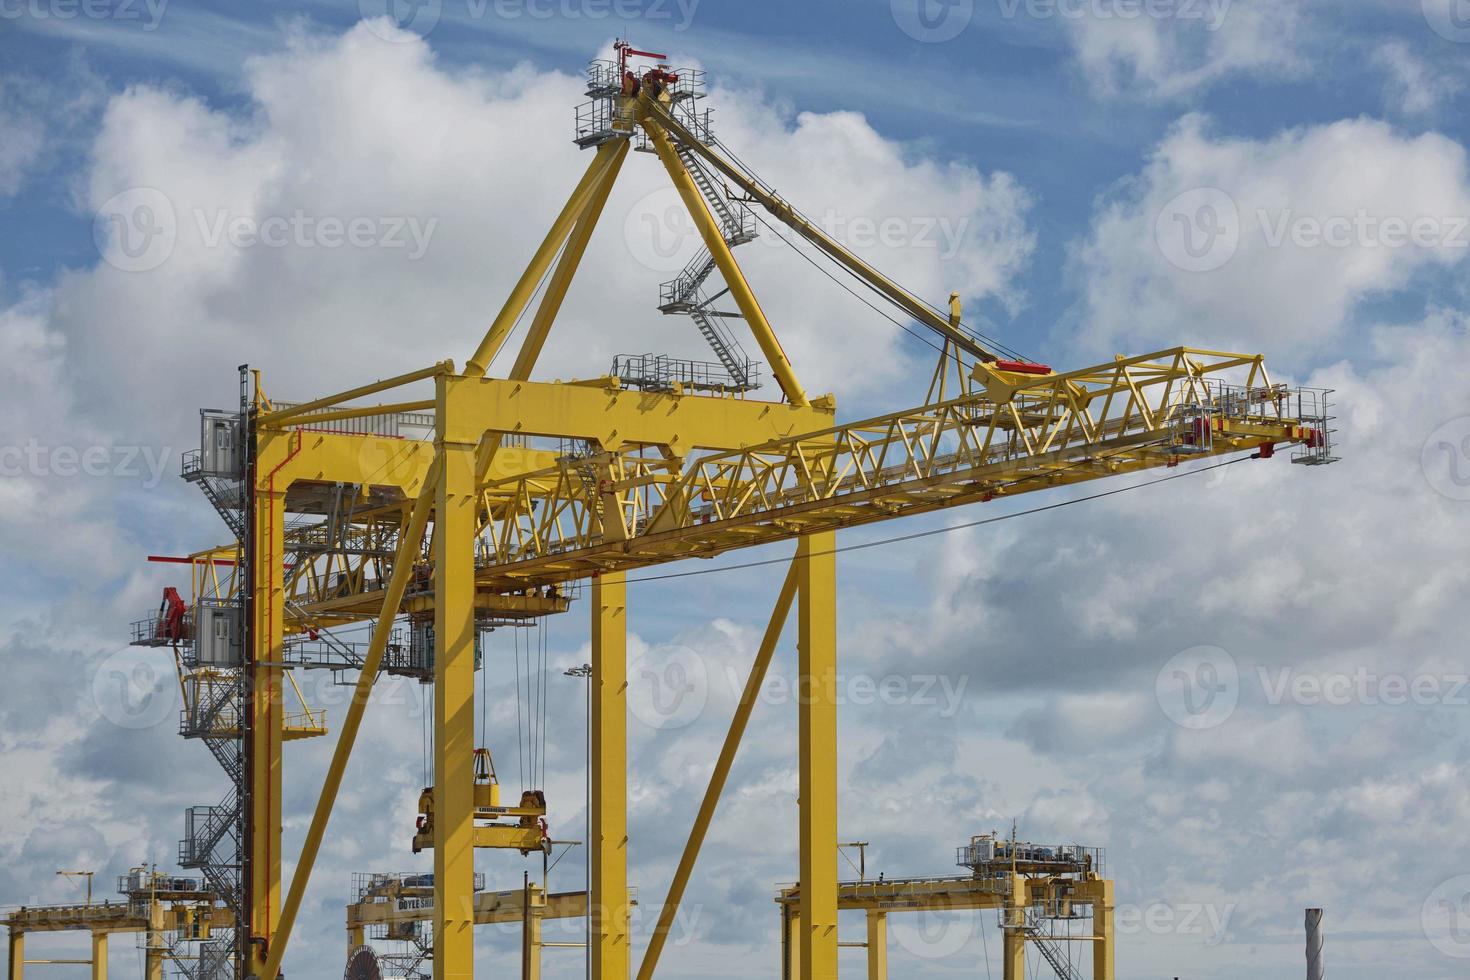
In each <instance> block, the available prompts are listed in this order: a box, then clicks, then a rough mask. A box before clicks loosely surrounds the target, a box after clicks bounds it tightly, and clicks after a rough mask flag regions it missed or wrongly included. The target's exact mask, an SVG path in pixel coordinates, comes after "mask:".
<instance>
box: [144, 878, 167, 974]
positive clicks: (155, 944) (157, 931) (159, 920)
mask: <svg viewBox="0 0 1470 980" xmlns="http://www.w3.org/2000/svg"><path fill="white" fill-rule="evenodd" d="M143 980H163V903H162V902H160V901H158V899H156V898H155V899H152V900H151V901H149V903H148V948H147V949H146V950H144V951H143Z"/></svg>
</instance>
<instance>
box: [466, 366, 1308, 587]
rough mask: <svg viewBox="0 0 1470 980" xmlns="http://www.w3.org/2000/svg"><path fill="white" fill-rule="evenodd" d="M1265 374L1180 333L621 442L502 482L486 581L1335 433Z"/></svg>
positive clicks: (842, 522)
mask: <svg viewBox="0 0 1470 980" xmlns="http://www.w3.org/2000/svg"><path fill="white" fill-rule="evenodd" d="M1232 369H1234V370H1237V371H1238V372H1239V373H1238V374H1233V375H1232V374H1226V375H1224V376H1219V375H1217V374H1216V373H1215V372H1217V371H1222V370H1232ZM1241 375H1245V376H1246V382H1247V383H1246V384H1245V385H1240V384H1238V383H1237V381H1238V380H1239V378H1240V376H1241ZM1263 376H1264V369H1263V368H1262V367H1261V366H1260V365H1259V361H1258V359H1257V358H1254V357H1249V356H1241V355H1218V356H1217V355H1213V354H1210V353H1209V352H1201V351H1194V350H1190V349H1188V348H1176V349H1173V350H1170V351H1165V352H1160V353H1159V354H1156V355H1150V356H1149V357H1147V358H1139V359H1130V360H1127V361H1118V362H1115V363H1112V364H1106V365H1101V366H1099V367H1097V368H1093V369H1088V370H1086V371H1083V372H1072V373H1071V374H1070V375H1064V376H1061V377H1063V378H1064V379H1065V380H1063V381H1061V382H1058V381H1056V380H1055V379H1052V378H1046V379H1038V380H1037V381H1035V382H1028V383H1026V387H1025V389H1024V390H1017V391H1011V392H1009V393H1008V394H1007V396H1006V398H1005V400H1003V401H995V400H992V399H991V398H990V396H989V395H987V394H985V393H983V392H981V393H973V394H969V395H965V396H962V397H959V398H955V399H951V400H950V401H946V402H942V403H939V404H937V405H927V406H922V407H919V408H915V409H910V410H907V411H903V412H896V413H893V414H891V415H886V416H881V417H879V418H876V419H868V420H865V421H861V422H854V423H849V424H846V425H840V426H834V427H831V428H828V429H825V430H821V431H815V432H807V433H803V434H800V435H797V436H793V437H791V438H788V439H778V440H773V441H772V442H770V443H767V444H765V445H761V446H755V447H751V448H748V449H744V450H736V451H732V452H725V453H715V454H712V455H706V456H692V457H687V458H684V459H677V460H666V459H661V458H651V457H648V456H643V457H635V456H632V455H629V454H615V455H612V456H608V457H603V458H602V459H600V460H599V463H600V464H601V465H605V466H606V473H607V476H606V478H605V479H602V480H600V481H598V483H597V485H596V486H595V487H593V486H590V485H589V484H588V481H586V480H584V479H582V477H581V474H579V473H577V472H575V471H573V470H571V469H569V468H565V467H560V468H556V469H549V470H545V471H541V472H538V473H534V474H528V475H526V476H524V477H522V478H520V479H518V480H510V481H506V482H505V483H502V484H496V485H494V486H493V487H491V488H490V489H493V490H494V491H495V492H496V493H499V494H501V495H503V496H504V497H507V498H509V499H511V500H512V501H513V503H514V507H513V508H512V509H509V510H505V511H502V512H500V513H498V514H497V515H496V522H495V525H494V526H493V527H491V528H490V529H488V532H487V534H486V537H485V542H486V547H487V549H489V550H490V552H491V553H490V554H488V555H487V556H486V558H487V560H486V561H485V562H484V563H483V564H482V567H481V571H480V575H479V577H480V581H481V583H482V584H483V585H485V586H486V587H489V588H496V589H512V588H517V587H522V588H523V587H526V586H530V585H545V584H552V583H555V582H561V581H567V580H572V579H577V578H581V577H585V576H586V575H588V574H590V573H591V572H593V571H596V570H599V569H608V568H617V569H623V570H628V569H633V568H638V567H644V566H647V565H652V564H657V563H659V562H664V561H671V560H675V559H679V558H686V557H692V556H696V555H697V556H702V557H708V556H712V555H716V554H720V553H722V552H724V551H728V550H730V549H733V548H742V547H749V546H752V545H756V544H764V543H768V542H772V541H779V540H789V539H790V538H791V537H793V536H796V535H799V534H803V533H810V532H813V531H818V530H830V529H836V528H841V527H851V526H856V525H860V524H865V523H871V522H874V521H882V520H889V519H892V518H895V517H901V516H905V515H909V514H920V513H926V512H929V511H933V510H938V509H941V508H948V507H954V506H958V505H961V504H966V503H975V502H983V501H987V500H991V499H994V498H996V497H999V496H1014V495H1016V494H1020V493H1027V492H1032V491H1036V490H1044V489H1050V488H1054V487H1060V486H1065V485H1069V484H1076V483H1081V482H1085V481H1090V480H1096V479H1100V478H1103V477H1107V476H1113V475H1118V474H1123V473H1130V472H1137V471H1142V470H1148V469H1156V468H1161V467H1165V466H1172V465H1175V464H1176V463H1178V462H1179V461H1180V460H1182V459H1189V460H1198V459H1206V458H1209V457H1212V456H1221V455H1225V454H1229V453H1236V452H1240V451H1243V450H1252V449H1255V448H1257V447H1259V446H1261V445H1264V444H1272V445H1287V446H1290V445H1313V444H1320V439H1321V437H1322V435H1323V433H1322V431H1321V424H1322V423H1321V422H1320V420H1317V421H1313V419H1315V416H1311V415H1310V413H1309V412H1308V409H1309V408H1310V405H1309V404H1308V402H1310V400H1311V399H1312V398H1315V397H1319V395H1320V393H1314V392H1309V391H1299V390H1292V389H1286V388H1284V387H1264V388H1263V387H1260V386H1257V385H1254V384H1252V383H1251V382H1250V379H1252V378H1261V377H1263ZM1299 403H1300V404H1299ZM1319 407H1320V402H1319ZM1299 409H1300V410H1301V411H1302V413H1303V414H1301V415H1298V414H1297V412H1298V410H1299ZM1201 419H1204V420H1205V424H1206V426H1207V428H1208V431H1209V432H1210V433H1211V434H1210V437H1209V438H1208V439H1207V440H1205V441H1204V442H1200V441H1198V440H1197V439H1196V438H1195V433H1196V428H1197V425H1198V423H1199V420H1201ZM1186 443H1187V444H1186ZM533 504H534V506H533ZM594 516H595V518H596V519H595V520H594V519H593V517H594Z"/></svg>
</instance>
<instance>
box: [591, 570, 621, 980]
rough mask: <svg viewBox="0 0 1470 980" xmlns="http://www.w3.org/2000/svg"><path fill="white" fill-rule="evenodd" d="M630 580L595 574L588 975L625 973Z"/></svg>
mask: <svg viewBox="0 0 1470 980" xmlns="http://www.w3.org/2000/svg"><path fill="white" fill-rule="evenodd" d="M627 603H628V585H627V579H626V577H625V576H624V575H623V573H622V572H617V573H605V574H603V575H600V576H598V577H596V578H594V579H593V580H592V678H591V683H592V757H591V759H589V760H588V764H589V765H590V766H591V767H592V776H591V778H592V813H591V829H590V831H589V833H588V839H589V842H590V845H591V855H590V857H591V861H592V881H591V884H590V888H589V891H590V892H591V894H590V895H589V897H588V900H589V901H590V902H591V903H592V904H591V906H590V908H589V910H588V914H589V917H590V930H589V936H588V939H589V942H590V943H591V944H592V948H591V950H590V951H589V953H588V955H589V956H590V957H591V960H592V978H593V980H627V976H628V917H629V910H628V653H627V643H628V608H627Z"/></svg>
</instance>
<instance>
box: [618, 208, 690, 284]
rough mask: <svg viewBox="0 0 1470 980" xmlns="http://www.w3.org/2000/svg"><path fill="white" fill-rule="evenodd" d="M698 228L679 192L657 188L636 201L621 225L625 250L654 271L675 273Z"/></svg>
mask: <svg viewBox="0 0 1470 980" xmlns="http://www.w3.org/2000/svg"><path fill="white" fill-rule="evenodd" d="M699 240H700V238H699V229H698V228H697V227H695V224H694V219H693V218H691V217H690V216H689V212H688V211H687V210H686V209H685V207H684V201H683V199H682V198H680V197H679V192H678V191H676V190H674V189H673V188H672V187H665V188H661V189H660V190H656V191H654V192H653V193H652V194H648V195H645V196H644V197H642V198H640V199H639V200H638V201H637V203H635V204H634V205H633V207H632V208H631V209H629V211H628V217H627V219H626V220H625V221H624V222H623V241H624V242H625V243H626V244H627V246H628V251H629V252H631V253H632V255H633V258H635V259H637V260H638V262H639V263H641V264H642V265H643V266H645V267H646V268H648V269H650V270H652V271H654V272H678V271H679V270H680V269H682V268H684V263H685V261H687V260H688V258H689V255H690V252H691V250H692V249H693V247H694V244H695V243H696V242H698V241H699Z"/></svg>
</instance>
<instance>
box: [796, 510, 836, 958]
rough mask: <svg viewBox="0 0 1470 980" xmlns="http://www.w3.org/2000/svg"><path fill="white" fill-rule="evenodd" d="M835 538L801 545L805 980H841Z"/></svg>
mask: <svg viewBox="0 0 1470 980" xmlns="http://www.w3.org/2000/svg"><path fill="white" fill-rule="evenodd" d="M835 546H836V537H835V535H833V534H832V533H831V532H830V531H827V532H822V533H818V534H809V535H804V536H803V537H802V538H801V539H800V540H799V543H798V545H797V552H796V565H797V570H798V588H799V599H798V603H797V609H798V617H797V618H798V623H799V628H800V639H799V641H798V643H797V660H798V667H797V674H796V680H797V690H798V692H799V697H798V701H799V702H800V711H799V719H798V741H799V743H800V744H799V768H800V773H799V782H800V786H801V799H800V803H799V806H798V810H799V817H798V825H799V826H798V835H797V836H798V843H799V846H800V862H801V900H800V903H799V908H800V914H801V925H802V928H801V976H802V980H837V559H836V556H835V555H834V554H833V552H834V550H835Z"/></svg>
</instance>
